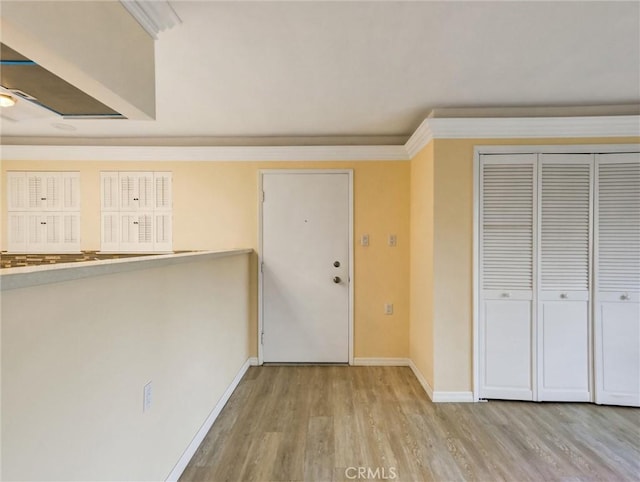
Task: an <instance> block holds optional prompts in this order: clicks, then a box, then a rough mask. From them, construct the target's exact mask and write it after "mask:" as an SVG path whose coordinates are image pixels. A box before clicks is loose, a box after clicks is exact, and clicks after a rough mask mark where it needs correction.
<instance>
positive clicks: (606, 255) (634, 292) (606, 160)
mask: <svg viewBox="0 0 640 482" xmlns="http://www.w3.org/2000/svg"><path fill="white" fill-rule="evenodd" d="M594 215H595V226H594V228H595V246H594V248H595V255H596V256H595V290H594V294H595V303H594V305H595V306H594V317H595V320H594V321H595V326H594V328H595V329H594V347H595V381H596V384H595V385H596V393H595V395H596V403H601V404H613V405H630V406H640V153H628V154H627V153H625V154H602V155H597V156H596V188H595V214H594Z"/></svg>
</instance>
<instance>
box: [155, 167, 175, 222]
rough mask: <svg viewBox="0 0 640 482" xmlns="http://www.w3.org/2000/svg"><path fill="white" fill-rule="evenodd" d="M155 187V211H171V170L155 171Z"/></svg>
mask: <svg viewBox="0 0 640 482" xmlns="http://www.w3.org/2000/svg"><path fill="white" fill-rule="evenodd" d="M153 180H154V189H155V206H154V209H155V211H156V212H157V211H171V208H172V192H171V191H172V186H171V184H172V176H171V173H170V172H155V173H153Z"/></svg>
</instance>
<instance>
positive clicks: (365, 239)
mask: <svg viewBox="0 0 640 482" xmlns="http://www.w3.org/2000/svg"><path fill="white" fill-rule="evenodd" d="M360 245H361V246H369V235H368V234H363V235H362V236H361V237H360Z"/></svg>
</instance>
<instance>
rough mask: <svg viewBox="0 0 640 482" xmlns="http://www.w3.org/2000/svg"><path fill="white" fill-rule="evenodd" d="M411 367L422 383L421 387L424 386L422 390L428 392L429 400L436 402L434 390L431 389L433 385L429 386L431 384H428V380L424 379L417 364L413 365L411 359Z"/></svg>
mask: <svg viewBox="0 0 640 482" xmlns="http://www.w3.org/2000/svg"><path fill="white" fill-rule="evenodd" d="M409 367H411V371H412V372H413V374H414V375H415V376H416V378H417V379H418V381H419V382H420V385H422V388H424V391H425V392H427V396H428V397H429V400H431V401H432V402H435V400H434V399H433V388H431V385H429V382H427V379H426V378H425V377H424V375H423V374H422V372H421V371H420V370H418V367H417V366H416V364H415V363H413V360H411V359H409Z"/></svg>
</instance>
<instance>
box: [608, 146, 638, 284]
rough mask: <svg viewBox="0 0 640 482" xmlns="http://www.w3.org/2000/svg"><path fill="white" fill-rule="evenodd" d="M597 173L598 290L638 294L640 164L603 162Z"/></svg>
mask: <svg viewBox="0 0 640 482" xmlns="http://www.w3.org/2000/svg"><path fill="white" fill-rule="evenodd" d="M638 157H640V156H638ZM597 169H598V206H597V207H598V286H599V290H600V291H639V290H640V162H602V163H599V164H598V167H597Z"/></svg>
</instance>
